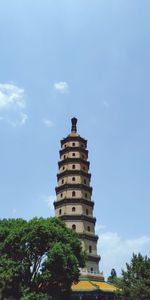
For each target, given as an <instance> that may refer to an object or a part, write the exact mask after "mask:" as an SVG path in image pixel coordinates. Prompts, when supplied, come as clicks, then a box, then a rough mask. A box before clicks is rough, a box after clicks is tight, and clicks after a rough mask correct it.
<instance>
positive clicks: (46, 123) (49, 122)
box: [42, 119, 54, 128]
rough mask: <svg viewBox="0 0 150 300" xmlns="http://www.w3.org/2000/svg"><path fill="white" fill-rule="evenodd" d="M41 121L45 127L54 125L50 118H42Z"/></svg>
mask: <svg viewBox="0 0 150 300" xmlns="http://www.w3.org/2000/svg"><path fill="white" fill-rule="evenodd" d="M42 122H43V124H44V125H45V126H46V127H49V128H51V127H53V126H54V123H53V122H52V121H51V120H49V119H43V120H42Z"/></svg>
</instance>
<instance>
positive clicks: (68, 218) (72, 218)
mask: <svg viewBox="0 0 150 300" xmlns="http://www.w3.org/2000/svg"><path fill="white" fill-rule="evenodd" d="M59 218H60V219H61V220H63V221H87V222H90V223H93V224H95V223H96V218H94V217H90V216H86V215H68V214H67V215H62V216H59Z"/></svg>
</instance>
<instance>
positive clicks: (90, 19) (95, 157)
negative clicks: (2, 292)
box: [0, 0, 150, 275]
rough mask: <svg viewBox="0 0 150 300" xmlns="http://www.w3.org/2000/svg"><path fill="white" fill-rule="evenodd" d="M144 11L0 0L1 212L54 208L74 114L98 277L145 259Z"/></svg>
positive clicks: (134, 3)
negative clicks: (86, 175)
mask: <svg viewBox="0 0 150 300" xmlns="http://www.w3.org/2000/svg"><path fill="white" fill-rule="evenodd" d="M149 11H150V2H149V0H143V1H141V0H112V1H111V0H108V1H106V0H97V1H96V0H95V1H93V0H91V1H89V0H86V1H84V0H83V1H82V0H76V1H71V0H61V1H58V0H55V1H52V0H45V1H42V0H33V1H29V0H22V1H19V0H18V1H17V0H13V1H8V0H5V1H1V3H0V40H1V46H0V199H1V210H0V217H1V218H4V217H6V218H10V217H22V218H27V219H30V218H32V217H34V216H44V217H47V216H51V215H53V214H54V211H53V207H52V202H53V199H54V196H55V186H56V173H57V170H58V169H57V162H58V160H59V149H60V144H59V141H60V139H62V138H63V137H64V136H66V135H67V134H68V133H69V132H70V118H71V117H72V116H76V117H77V118H78V131H79V133H80V134H81V136H83V137H85V138H87V139H88V149H89V160H90V162H91V168H90V171H91V173H92V186H93V200H94V201H95V211H94V214H95V215H96V217H97V232H98V234H99V244H98V251H99V253H100V254H101V257H102V261H101V263H100V269H101V270H103V271H104V274H105V275H107V274H109V272H110V270H111V268H116V270H117V272H118V273H119V272H120V269H121V268H124V267H125V262H126V261H129V260H130V257H131V255H132V253H133V252H138V251H140V252H142V253H143V254H147V255H150V253H149V249H150V229H149V227H150V226H149V211H150V201H149V199H150V184H149V182H150V138H149V129H150V117H149V115H150V19H149Z"/></svg>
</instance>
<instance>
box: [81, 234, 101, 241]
mask: <svg viewBox="0 0 150 300" xmlns="http://www.w3.org/2000/svg"><path fill="white" fill-rule="evenodd" d="M78 234H79V236H80V238H81V239H82V240H90V241H95V242H97V240H98V235H91V234H87V233H78Z"/></svg>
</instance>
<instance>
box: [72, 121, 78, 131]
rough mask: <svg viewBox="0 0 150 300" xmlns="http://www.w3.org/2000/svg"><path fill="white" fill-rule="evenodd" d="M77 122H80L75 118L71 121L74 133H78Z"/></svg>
mask: <svg viewBox="0 0 150 300" xmlns="http://www.w3.org/2000/svg"><path fill="white" fill-rule="evenodd" d="M77 121H78V119H77V118H75V117H74V118H72V119H71V123H72V126H71V132H72V133H76V132H77Z"/></svg>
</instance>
